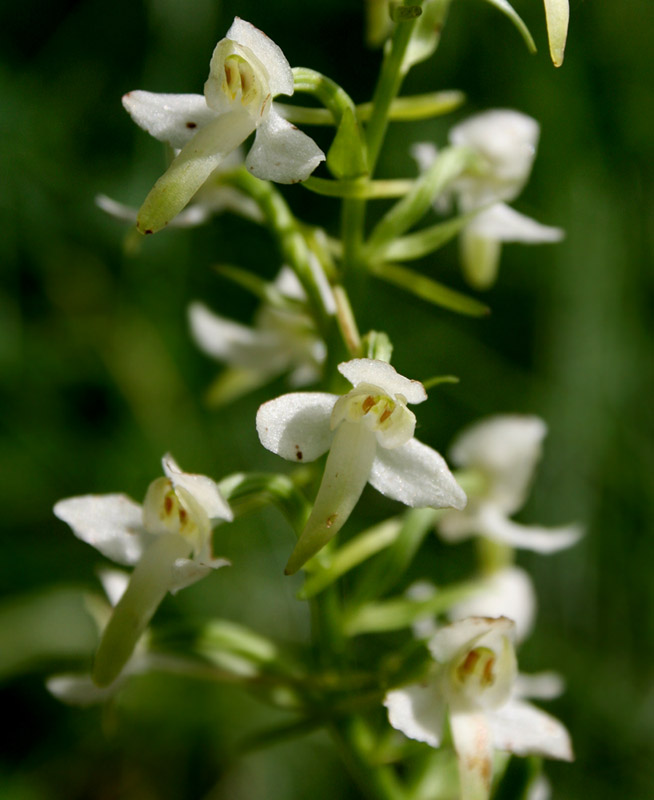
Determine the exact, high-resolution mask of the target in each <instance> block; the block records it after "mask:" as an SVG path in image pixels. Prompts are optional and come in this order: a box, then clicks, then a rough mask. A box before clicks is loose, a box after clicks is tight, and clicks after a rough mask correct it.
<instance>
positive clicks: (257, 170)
mask: <svg viewBox="0 0 654 800" xmlns="http://www.w3.org/2000/svg"><path fill="white" fill-rule="evenodd" d="M324 160H325V154H324V153H323V151H322V150H321V149H320V148H319V147H318V145H317V144H316V143H315V142H314V141H313V139H312V138H311V137H310V136H307V135H306V133H302V131H301V130H299V129H298V128H296V127H295V125H292V124H291V123H290V122H288V121H287V120H285V119H284V118H283V117H281V116H280V115H279V114H278V113H277V112H276V111H275V109H274V108H272V109H271V110H270V113H269V114H268V116H267V117H266V118H265V119H264V120H263V121H262V122H261V124H260V125H259V127H258V128H257V133H256V136H255V138H254V144H253V145H252V148H251V149H250V152H249V153H248V156H247V158H246V159H245V166H246V167H247V168H248V170H249V171H250V172H251V173H252V174H253V175H256V176H257V178H261V179H262V180H264V181H275V183H298V182H300V181H304V180H306V179H307V178H308V177H309V175H311V173H312V172H313V171H314V169H315V168H316V167H317V166H318V164H320V162H321V161H324Z"/></svg>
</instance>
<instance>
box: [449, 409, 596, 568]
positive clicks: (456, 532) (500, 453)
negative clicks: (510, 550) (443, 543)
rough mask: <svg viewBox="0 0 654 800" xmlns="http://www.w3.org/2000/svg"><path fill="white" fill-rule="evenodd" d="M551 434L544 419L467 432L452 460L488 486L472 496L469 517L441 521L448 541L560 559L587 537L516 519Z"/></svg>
mask: <svg viewBox="0 0 654 800" xmlns="http://www.w3.org/2000/svg"><path fill="white" fill-rule="evenodd" d="M546 432H547V427H546V425H545V423H544V422H543V421H542V420H541V419H539V418H538V417H533V416H519V415H500V416H496V417H491V418H489V419H486V420H482V421H481V422H478V423H476V424H474V425H472V426H471V427H469V428H467V429H466V430H465V431H463V433H462V434H461V435H460V436H459V437H458V438H457V439H456V440H455V442H454V444H453V446H452V449H451V452H450V457H451V459H452V462H453V463H454V464H456V466H458V467H465V468H467V469H472V470H475V471H476V472H478V473H479V475H480V476H481V477H482V479H483V481H484V482H485V487H484V489H483V490H482V491H480V492H479V493H478V494H471V496H470V498H469V502H468V505H467V507H466V509H465V511H462V512H457V513H454V512H448V513H446V514H444V515H443V516H442V518H441V519H439V521H438V530H439V532H440V534H441V536H442V537H443V538H444V539H447V540H449V541H458V540H460V539H465V538H467V537H469V536H485V537H487V538H488V539H492V540H493V541H496V542H500V543H503V544H507V545H510V546H511V547H517V548H523V549H525V550H534V551H536V552H538V553H554V552H556V551H557V550H563V549H564V548H566V547H570V546H571V545H573V544H574V543H575V542H576V541H577V540H578V539H579V537H580V536H581V535H582V530H581V529H580V528H579V526H577V525H567V526H563V527H559V528H543V527H540V526H534V525H531V526H530V525H520V524H519V523H517V522H513V521H512V520H511V519H510V517H511V515H513V514H514V513H515V512H516V511H518V509H519V508H521V507H522V505H523V504H524V502H525V500H526V497H527V492H528V490H529V486H530V484H531V480H532V477H533V473H534V470H535V467H536V464H537V463H538V461H539V459H540V456H541V451H542V442H543V439H544V437H545V434H546Z"/></svg>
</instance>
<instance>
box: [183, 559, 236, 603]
mask: <svg viewBox="0 0 654 800" xmlns="http://www.w3.org/2000/svg"><path fill="white" fill-rule="evenodd" d="M231 563H232V562H231V561H229V560H228V559H226V558H210V559H207V560H206V561H203V560H200V559H197V558H178V559H177V561H175V563H174V564H173V566H172V570H171V576H170V585H169V586H168V591H169V592H170V593H171V594H177V592H179V590H180V589H186V587H187V586H191V584H193V583H196V582H197V581H199V580H201V579H202V578H205V577H206V576H207V575H208V574H209V573H210V572H211V571H212V570H214V569H220V568H221V567H229V566H231Z"/></svg>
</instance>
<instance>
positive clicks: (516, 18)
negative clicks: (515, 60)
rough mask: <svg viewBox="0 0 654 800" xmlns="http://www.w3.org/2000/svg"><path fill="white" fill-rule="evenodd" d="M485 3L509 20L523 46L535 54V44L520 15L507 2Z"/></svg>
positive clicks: (490, 1)
mask: <svg viewBox="0 0 654 800" xmlns="http://www.w3.org/2000/svg"><path fill="white" fill-rule="evenodd" d="M486 2H487V3H490V4H491V5H492V6H495V8H497V9H498V10H499V11H501V12H502V13H503V14H505V15H506V16H507V17H508V18H509V19H510V20H511V22H512V23H513V24H514V25H515V26H516V28H517V29H518V30H519V31H520V35H521V36H522V38H523V39H524V40H525V44H526V45H527V49H528V50H529V52H530V53H535V52H536V44H535V43H534V39H533V37H532V35H531V33H529V28H528V27H527V26H526V25H525V23H524V22H523V21H522V18H521V17H520V15H519V14H518V13H517V12H516V10H515V9H514V8H513V6H512V5H511V4H510V3H509V2H508V0H486Z"/></svg>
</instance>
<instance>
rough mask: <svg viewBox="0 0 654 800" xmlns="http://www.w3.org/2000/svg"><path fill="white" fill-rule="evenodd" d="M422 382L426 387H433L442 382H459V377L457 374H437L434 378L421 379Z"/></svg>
mask: <svg viewBox="0 0 654 800" xmlns="http://www.w3.org/2000/svg"><path fill="white" fill-rule="evenodd" d="M421 383H422V385H423V386H424V387H425V389H433V388H434V386H440V385H441V383H459V378H457V376H456V375H435V376H434V377H433V378H427V380H426V381H421Z"/></svg>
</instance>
